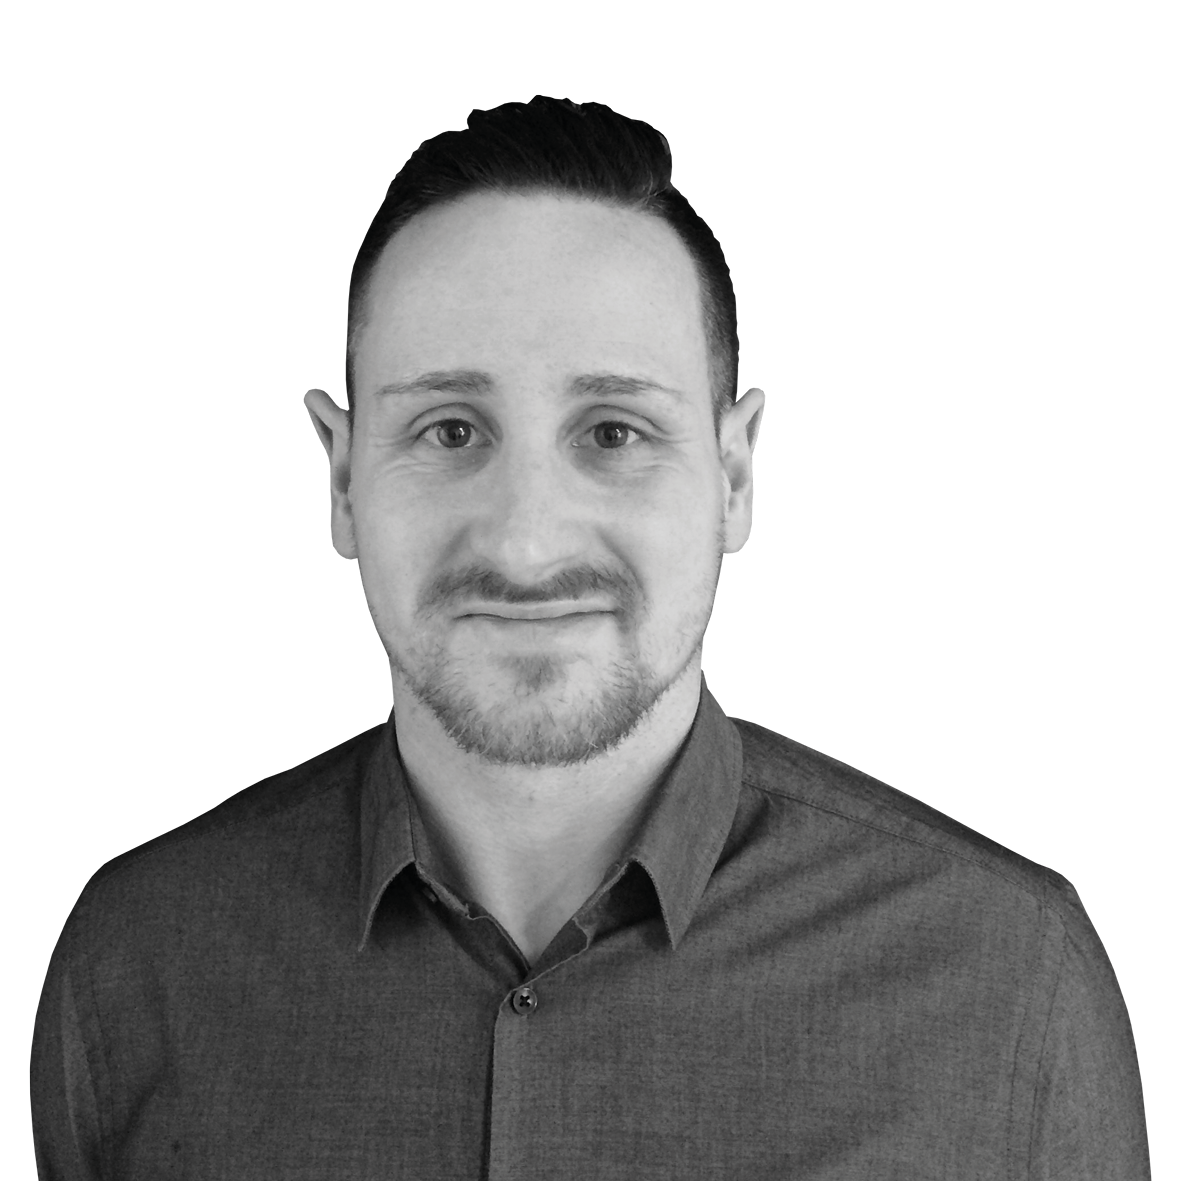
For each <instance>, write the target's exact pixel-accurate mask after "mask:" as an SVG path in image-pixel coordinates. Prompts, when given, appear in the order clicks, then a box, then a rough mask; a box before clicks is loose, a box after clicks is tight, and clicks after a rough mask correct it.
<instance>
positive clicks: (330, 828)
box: [33, 690, 1148, 1181]
mask: <svg viewBox="0 0 1181 1181" xmlns="http://www.w3.org/2000/svg"><path fill="white" fill-rule="evenodd" d="M33 1117H34V1128H35V1135H36V1142H37V1156H38V1163H39V1167H40V1171H41V1176H42V1178H44V1179H46V1181H48V1179H51V1178H52V1179H54V1181H59V1179H60V1181H67V1179H68V1181H83V1179H86V1181H91V1179H95V1178H106V1179H108V1181H149V1179H150V1181H162V1179H164V1178H172V1177H175V1178H186V1179H193V1181H196V1179H205V1178H219V1179H226V1181H252V1179H254V1178H259V1179H263V1178H268V1179H270V1178H274V1179H275V1181H280V1179H281V1181H302V1179H307V1181H335V1179H338V1178H339V1179H340V1181H346V1179H347V1181H354V1179H356V1181H360V1179H362V1178H364V1179H367V1181H369V1179H373V1181H376V1179H377V1178H382V1179H389V1178H406V1179H408V1181H433V1179H435V1178H440V1179H442V1178H447V1179H448V1181H453V1179H456V1178H481V1177H487V1178H491V1179H493V1181H534V1179H541V1178H547V1179H549V1178H574V1179H577V1181H592V1179H594V1178H652V1179H655V1178H667V1179H669V1181H692V1179H695V1178H735V1179H738V1181H758V1179H759V1178H791V1179H792V1181H819V1179H821V1178H823V1179H826V1181H837V1179H839V1181H859V1179H864V1181H889V1179H891V1178H898V1179H902V1178H905V1179H906V1181H919V1179H924V1178H931V1179H932V1181H954V1179H959V1178H963V1179H965V1181H966V1179H968V1178H972V1179H973V1181H980V1179H989V1181H991V1179H993V1178H1051V1177H1053V1178H1063V1179H1064V1181H1065V1179H1067V1178H1069V1181H1090V1179H1092V1178H1094V1179H1098V1178H1108V1179H1111V1181H1117V1179H1118V1181H1135V1179H1139V1178H1146V1177H1147V1176H1148V1154H1147V1146H1146V1141H1145V1132H1144V1116H1143V1106H1142V1101H1141V1095H1140V1082H1139V1076H1138V1073H1137V1067H1136V1055H1135V1050H1134V1048H1133V1043H1132V1033H1131V1029H1130V1027H1129V1024H1128V1018H1127V1014H1126V1011H1125V1009H1124V1005H1123V1001H1122V999H1121V997H1120V992H1119V988H1118V986H1117V984H1116V981H1115V977H1114V976H1113V974H1112V971H1111V967H1110V965H1109V963H1108V961H1107V957H1106V955H1105V954H1104V951H1103V947H1102V945H1101V944H1100V942H1099V939H1098V937H1097V936H1096V934H1095V932H1094V930H1093V928H1092V926H1091V924H1090V922H1089V921H1088V919H1087V916H1086V914H1085V913H1084V911H1083V909H1082V907H1081V905H1080V904H1079V901H1078V898H1077V896H1076V895H1075V892H1074V890H1073V889H1072V888H1071V886H1070V884H1069V883H1068V882H1066V881H1065V880H1064V879H1063V878H1061V877H1059V876H1058V875H1057V874H1055V873H1053V872H1052V871H1050V870H1048V869H1044V868H1042V867H1041V866H1038V865H1034V864H1032V863H1031V862H1029V861H1026V860H1024V859H1023V858H1021V857H1018V856H1017V855H1015V854H1013V853H1011V852H1009V851H1008V850H1006V849H1003V848H1001V847H1000V846H998V845H995V844H993V843H992V842H991V841H988V840H986V839H985V838H984V837H981V836H979V835H977V834H976V833H974V832H971V831H970V830H968V829H966V828H964V827H962V826H961V825H959V824H956V823H955V822H954V821H952V820H949V819H948V818H947V817H946V816H943V815H942V814H940V813H938V812H936V811H934V810H933V809H931V808H928V807H926V806H925V805H923V804H921V803H919V802H918V801H916V800H914V799H911V798H910V797H909V796H905V795H903V794H901V793H900V792H897V791H894V790H893V789H891V788H889V787H886V786H885V785H883V784H881V783H878V782H876V781H875V780H873V779H870V778H868V777H866V776H864V775H862V774H860V773H858V772H857V771H854V770H852V769H851V768H849V767H846V766H844V765H843V764H841V763H837V762H834V761H833V760H832V759H829V758H826V757H825V756H823V755H820V754H817V753H816V752H814V751H811V750H808V749H807V748H806V747H802V746H799V745H798V744H796V743H794V742H791V741H790V740H788V739H786V738H782V737H779V736H778V735H776V734H772V733H770V732H768V731H766V730H763V729H760V728H759V727H757V726H754V725H751V724H749V723H747V722H732V721H730V720H729V719H727V718H726V717H725V716H724V714H723V713H722V712H721V710H720V709H719V708H718V706H717V704H716V702H715V701H714V700H713V698H712V697H711V696H710V695H709V693H708V692H706V691H704V690H703V693H702V701H701V707H700V709H699V711H698V715H697V719H696V721H695V723H694V726H693V729H692V730H691V732H690V734H689V736H688V738H687V740H686V742H685V744H684V746H683V748H682V750H681V752H680V754H679V755H678V758H677V761H676V763H675V764H674V767H673V769H672V771H671V772H670V774H669V775H668V776H667V778H666V779H665V781H664V782H663V784H662V785H661V787H660V789H659V790H658V792H657V793H656V794H655V795H654V797H653V801H652V804H651V806H650V808H649V811H648V814H647V815H646V816H645V818H644V821H643V823H642V826H641V828H640V830H639V832H638V835H637V837H636V840H635V842H634V843H633V845H632V846H631V847H630V849H629V851H628V853H627V855H626V856H625V857H624V858H622V859H621V861H620V862H619V864H617V865H616V866H614V867H613V868H612V869H611V871H610V872H609V873H608V874H607V876H606V878H605V879H604V881H603V883H602V885H601V886H600V887H599V889H598V890H597V891H596V892H595V893H594V895H592V897H591V898H590V899H588V900H587V902H586V904H585V905H584V906H583V907H582V909H581V910H580V911H579V912H578V914H577V915H575V916H574V918H573V919H571V921H570V922H569V923H567V924H566V926H565V927H564V928H563V929H562V930H561V931H560V932H559V934H558V935H557V936H556V937H555V939H554V940H553V942H552V943H551V944H550V946H549V947H548V948H547V949H546V951H545V952H544V953H543V954H542V956H541V958H540V959H539V960H538V961H537V962H536V963H535V964H534V965H532V967H530V966H529V965H528V964H527V963H526V961H525V960H524V958H523V957H522V956H521V954H520V952H519V951H518V949H517V948H516V946H515V945H514V943H513V941H512V940H511V939H510V938H509V936H508V935H507V934H506V932H505V931H504V930H503V929H502V927H501V926H500V924H499V923H498V922H497V921H496V919H495V918H494V917H493V916H492V915H490V914H488V913H487V912H486V911H484V910H483V909H481V908H480V907H479V906H477V905H475V904H472V903H470V902H467V901H465V900H464V899H463V898H460V897H458V896H457V895H456V894H454V893H453V892H452V891H451V890H449V889H448V888H447V887H446V885H445V883H444V882H442V881H441V880H440V879H439V877H438V875H437V873H436V872H435V871H434V870H433V868H432V859H431V855H430V850H429V847H428V845H427V843H426V841H425V836H424V833H423V830H422V826H421V823H420V822H419V819H418V817H417V813H416V811H415V808H414V804H413V799H412V796H411V794H410V792H409V790H408V788H407V785H406V781H405V778H404V775H403V771H402V769H401V764H400V761H399V758H398V753H397V749H396V743H395V739H394V729H393V724H392V721H391V722H389V723H387V724H386V725H385V726H382V727H378V728H377V729H374V730H371V731H369V732H367V733H365V734H362V735H360V736H359V737H357V738H354V739H353V740H352V741H350V742H347V743H345V744H344V745H343V746H340V747H337V748H336V749H335V750H332V751H329V752H328V753H327V754H324V755H321V756H320V757H318V758H316V759H313V760H312V761H311V762H309V763H306V764H304V765H303V766H301V767H297V768H296V769H294V770H292V771H288V772H285V773H283V774H281V775H277V776H275V777H274V778H272V779H268V780H265V781H264V782H262V783H259V784H257V785H255V786H254V787H251V788H249V789H247V790H246V791H244V792H241V793H240V794H238V795H236V796H234V797H233V798H231V799H230V800H227V801H226V802H225V803H224V804H222V805H220V806H219V807H217V808H215V809H214V810H213V811H211V812H209V813H207V814H206V815H204V816H202V817H200V818H199V819H197V820H194V821H192V822H191V823H190V824H187V825H185V826H183V827H182V828H179V829H177V830H176V831H175V832H172V833H169V834H167V835H166V836H163V837H160V838H158V839H157V840H155V841H152V842H150V843H149V844H147V845H144V846H142V847H141V848H139V849H136V850H133V851H132V852H130V853H127V854H125V855H124V856H122V857H119V858H117V859H115V860H114V861H112V862H110V863H109V864H107V865H106V866H104V867H103V868H102V869H101V870H100V871H99V872H98V873H97V874H96V875H95V877H94V878H93V879H92V880H91V882H90V883H89V884H88V885H87V887H86V889H85V890H84V892H83V894H82V897H81V898H80V899H79V901H78V904H77V906H76V907H75V909H74V911H73V913H72V914H71V916H70V918H69V921H68V922H67V924H66V928H65V931H64V932H63V934H62V937H61V940H60V942H59V944H58V947H57V950H56V952H55V953H54V957H53V961H52V964H51V966H50V969H49V975H48V979H47V980H46V984H45V990H44V994H43V997H42V1001H41V1007H40V1010H39V1012H38V1016H37V1027H36V1034H35V1038H34V1045H33Z"/></svg>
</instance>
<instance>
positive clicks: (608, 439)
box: [591, 422, 639, 451]
mask: <svg viewBox="0 0 1181 1181" xmlns="http://www.w3.org/2000/svg"><path fill="white" fill-rule="evenodd" d="M591 434H592V436H593V437H594V440H595V446H597V447H601V448H603V449H604V450H606V451H612V450H616V449H618V448H620V447H626V446H627V445H628V443H629V442H631V441H632V439H634V438H638V437H639V431H637V430H636V429H635V428H634V427H630V426H628V425H627V423H626V422H600V423H597V424H596V425H595V427H594V428H593V429H592V431H591Z"/></svg>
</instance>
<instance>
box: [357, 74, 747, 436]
mask: <svg viewBox="0 0 1181 1181" xmlns="http://www.w3.org/2000/svg"><path fill="white" fill-rule="evenodd" d="M480 191H491V192H498V193H529V192H549V193H563V194H570V195H572V196H577V197H585V198H590V199H593V200H596V201H603V202H606V203H607V204H609V205H615V206H618V207H620V208H624V209H634V210H636V211H637V212H640V213H649V214H652V215H654V216H656V217H659V218H660V219H661V220H663V221H665V222H667V223H668V225H669V226H670V227H671V228H672V229H673V230H674V231H675V232H676V234H677V236H678V237H679V238H680V240H681V241H682V242H683V243H684V245H685V247H686V249H687V250H688V251H689V254H690V256H691V257H692V259H693V264H694V267H695V269H696V271H697V277H698V282H699V283H700V286H701V300H702V309H701V310H702V318H703V323H704V328H705V339H706V346H707V348H708V350H709V366H710V392H711V396H712V400H713V409H714V423H715V425H717V424H718V423H719V422H720V421H721V416H722V413H723V411H724V410H725V408H726V406H727V405H728V404H729V403H730V402H732V401H734V399H735V398H736V397H737V394H738V318H737V312H736V309H735V304H734V285H733V283H732V282H731V281H730V268H729V267H728V266H727V265H726V258H725V255H723V254H722V248H721V246H720V245H719V244H718V240H717V239H716V238H715V237H714V236H713V233H712V231H711V230H710V228H709V226H707V225H706V224H705V222H704V221H702V220H701V218H700V217H698V216H697V214H696V213H695V212H694V211H693V207H692V206H691V205H690V204H689V202H688V201H686V200H685V198H684V197H683V196H682V195H681V194H680V193H679V192H678V191H677V190H676V189H675V188H673V184H672V153H671V152H670V151H669V146H668V141H667V140H666V139H665V138H664V136H663V135H661V134H660V132H659V131H657V130H656V129H655V128H654V127H650V126H649V125H648V124H647V123H642V122H641V121H640V120H638V119H629V118H627V117H626V116H625V115H619V114H616V112H615V111H613V110H611V108H610V107H606V106H603V105H602V104H601V103H574V102H571V101H570V100H569V99H568V98H563V99H557V98H546V97H545V96H543V95H538V96H537V97H536V98H534V99H533V101H532V102H529V103H505V104H504V105H503V106H499V107H494V108H493V109H492V110H490V111H472V113H471V114H470V115H469V116H468V121H467V130H466V131H444V132H443V133H442V134H441V135H436V136H435V137H434V138H433V139H428V140H427V141H426V142H425V143H423V144H422V145H421V146H420V147H419V148H418V150H417V151H416V152H415V153H414V154H413V155H412V156H411V157H410V159H409V160H408V161H407V162H406V164H405V166H404V167H403V168H402V170H401V172H399V173H398V175H397V176H395V177H394V179H393V182H392V183H391V184H390V187H389V190H388V191H387V193H386V195H385V200H384V201H383V202H382V203H381V208H380V209H378V211H377V215H376V216H375V217H374V219H373V223H372V225H370V227H369V232H368V233H367V234H366V235H365V239H364V241H363V242H362V243H361V249H360V250H359V251H358V252H357V259H356V262H355V263H354V264H353V274H352V279H351V281H350V283H349V339H348V355H347V359H346V387H347V390H348V399H349V412H350V414H351V413H352V410H353V405H354V392H353V385H354V378H353V350H354V346H355V343H356V337H357V334H358V332H359V331H360V328H361V326H362V325H363V323H364V311H365V309H364V303H365V298H366V294H367V288H368V285H369V279H370V276H371V275H372V273H373V268H374V267H375V266H376V265H377V261H378V259H379V258H380V257H381V254H382V252H383V251H384V250H385V248H386V246H387V245H388V243H389V241H390V239H391V238H392V237H393V236H394V235H395V234H396V233H397V232H398V230H400V229H401V228H402V227H403V226H404V225H405V224H406V223H407V222H408V221H409V220H410V219H411V218H412V217H413V216H414V215H415V214H416V213H421V212H422V211H423V210H425V209H429V208H430V207H431V206H433V205H441V204H445V203H446V202H449V201H454V200H457V199H458V198H460V197H463V196H465V195H467V194H468V193H473V192H480Z"/></svg>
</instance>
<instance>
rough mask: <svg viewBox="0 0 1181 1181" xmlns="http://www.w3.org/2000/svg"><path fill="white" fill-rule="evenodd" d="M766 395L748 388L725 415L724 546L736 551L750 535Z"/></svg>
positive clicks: (720, 442) (721, 439) (721, 438)
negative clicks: (755, 464)
mask: <svg viewBox="0 0 1181 1181" xmlns="http://www.w3.org/2000/svg"><path fill="white" fill-rule="evenodd" d="M765 401H766V398H765V396H764V394H763V391H762V390H759V389H753V390H747V391H746V393H745V394H743V395H742V397H741V398H739V399H738V401H737V402H735V403H734V405H733V406H731V407H729V409H727V411H726V412H725V414H724V415H723V416H722V424H721V426H722V429H721V432H720V435H719V439H718V446H719V447H720V449H721V455H722V472H723V492H724V494H725V497H726V503H725V505H724V514H723V518H722V541H723V550H724V551H725V552H726V553H728V554H732V553H735V552H736V551H737V550H740V549H742V547H743V546H744V545H745V544H746V539H747V538H748V537H749V536H750V522H751V510H752V505H753V500H754V468H753V463H752V457H753V455H754V449H755V440H756V439H758V437H759V423H760V422H762V419H763V404H764V402H765Z"/></svg>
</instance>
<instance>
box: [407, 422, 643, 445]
mask: <svg viewBox="0 0 1181 1181" xmlns="http://www.w3.org/2000/svg"><path fill="white" fill-rule="evenodd" d="M418 439H419V440H421V441H423V442H425V443H427V444H428V445H429V446H432V447H436V448H438V449H439V450H442V451H470V450H473V449H475V448H477V447H486V446H488V444H489V443H490V442H491V440H490V439H488V437H487V435H486V434H485V432H484V431H482V430H481V429H480V428H479V427H478V426H476V424H475V423H473V422H470V421H468V420H467V419H465V418H456V417H450V418H440V419H436V420H435V421H434V422H432V423H429V424H428V425H427V426H426V427H425V428H424V429H423V430H422V431H421V432H420V433H419V435H418ZM647 442H649V438H648V436H647V435H646V434H645V433H644V432H643V431H641V430H639V429H638V428H637V427H634V426H632V424H631V423H629V422H622V421H620V420H617V419H603V420H602V421H600V422H597V423H595V424H594V425H593V426H591V427H588V428H587V429H586V430H585V431H583V432H582V433H581V434H580V435H579V436H578V437H577V438H576V439H575V440H574V441H573V442H572V444H571V446H573V447H579V448H586V447H592V448H594V449H596V450H600V451H622V450H626V449H629V448H632V447H634V446H636V445H637V444H640V443H647Z"/></svg>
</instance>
